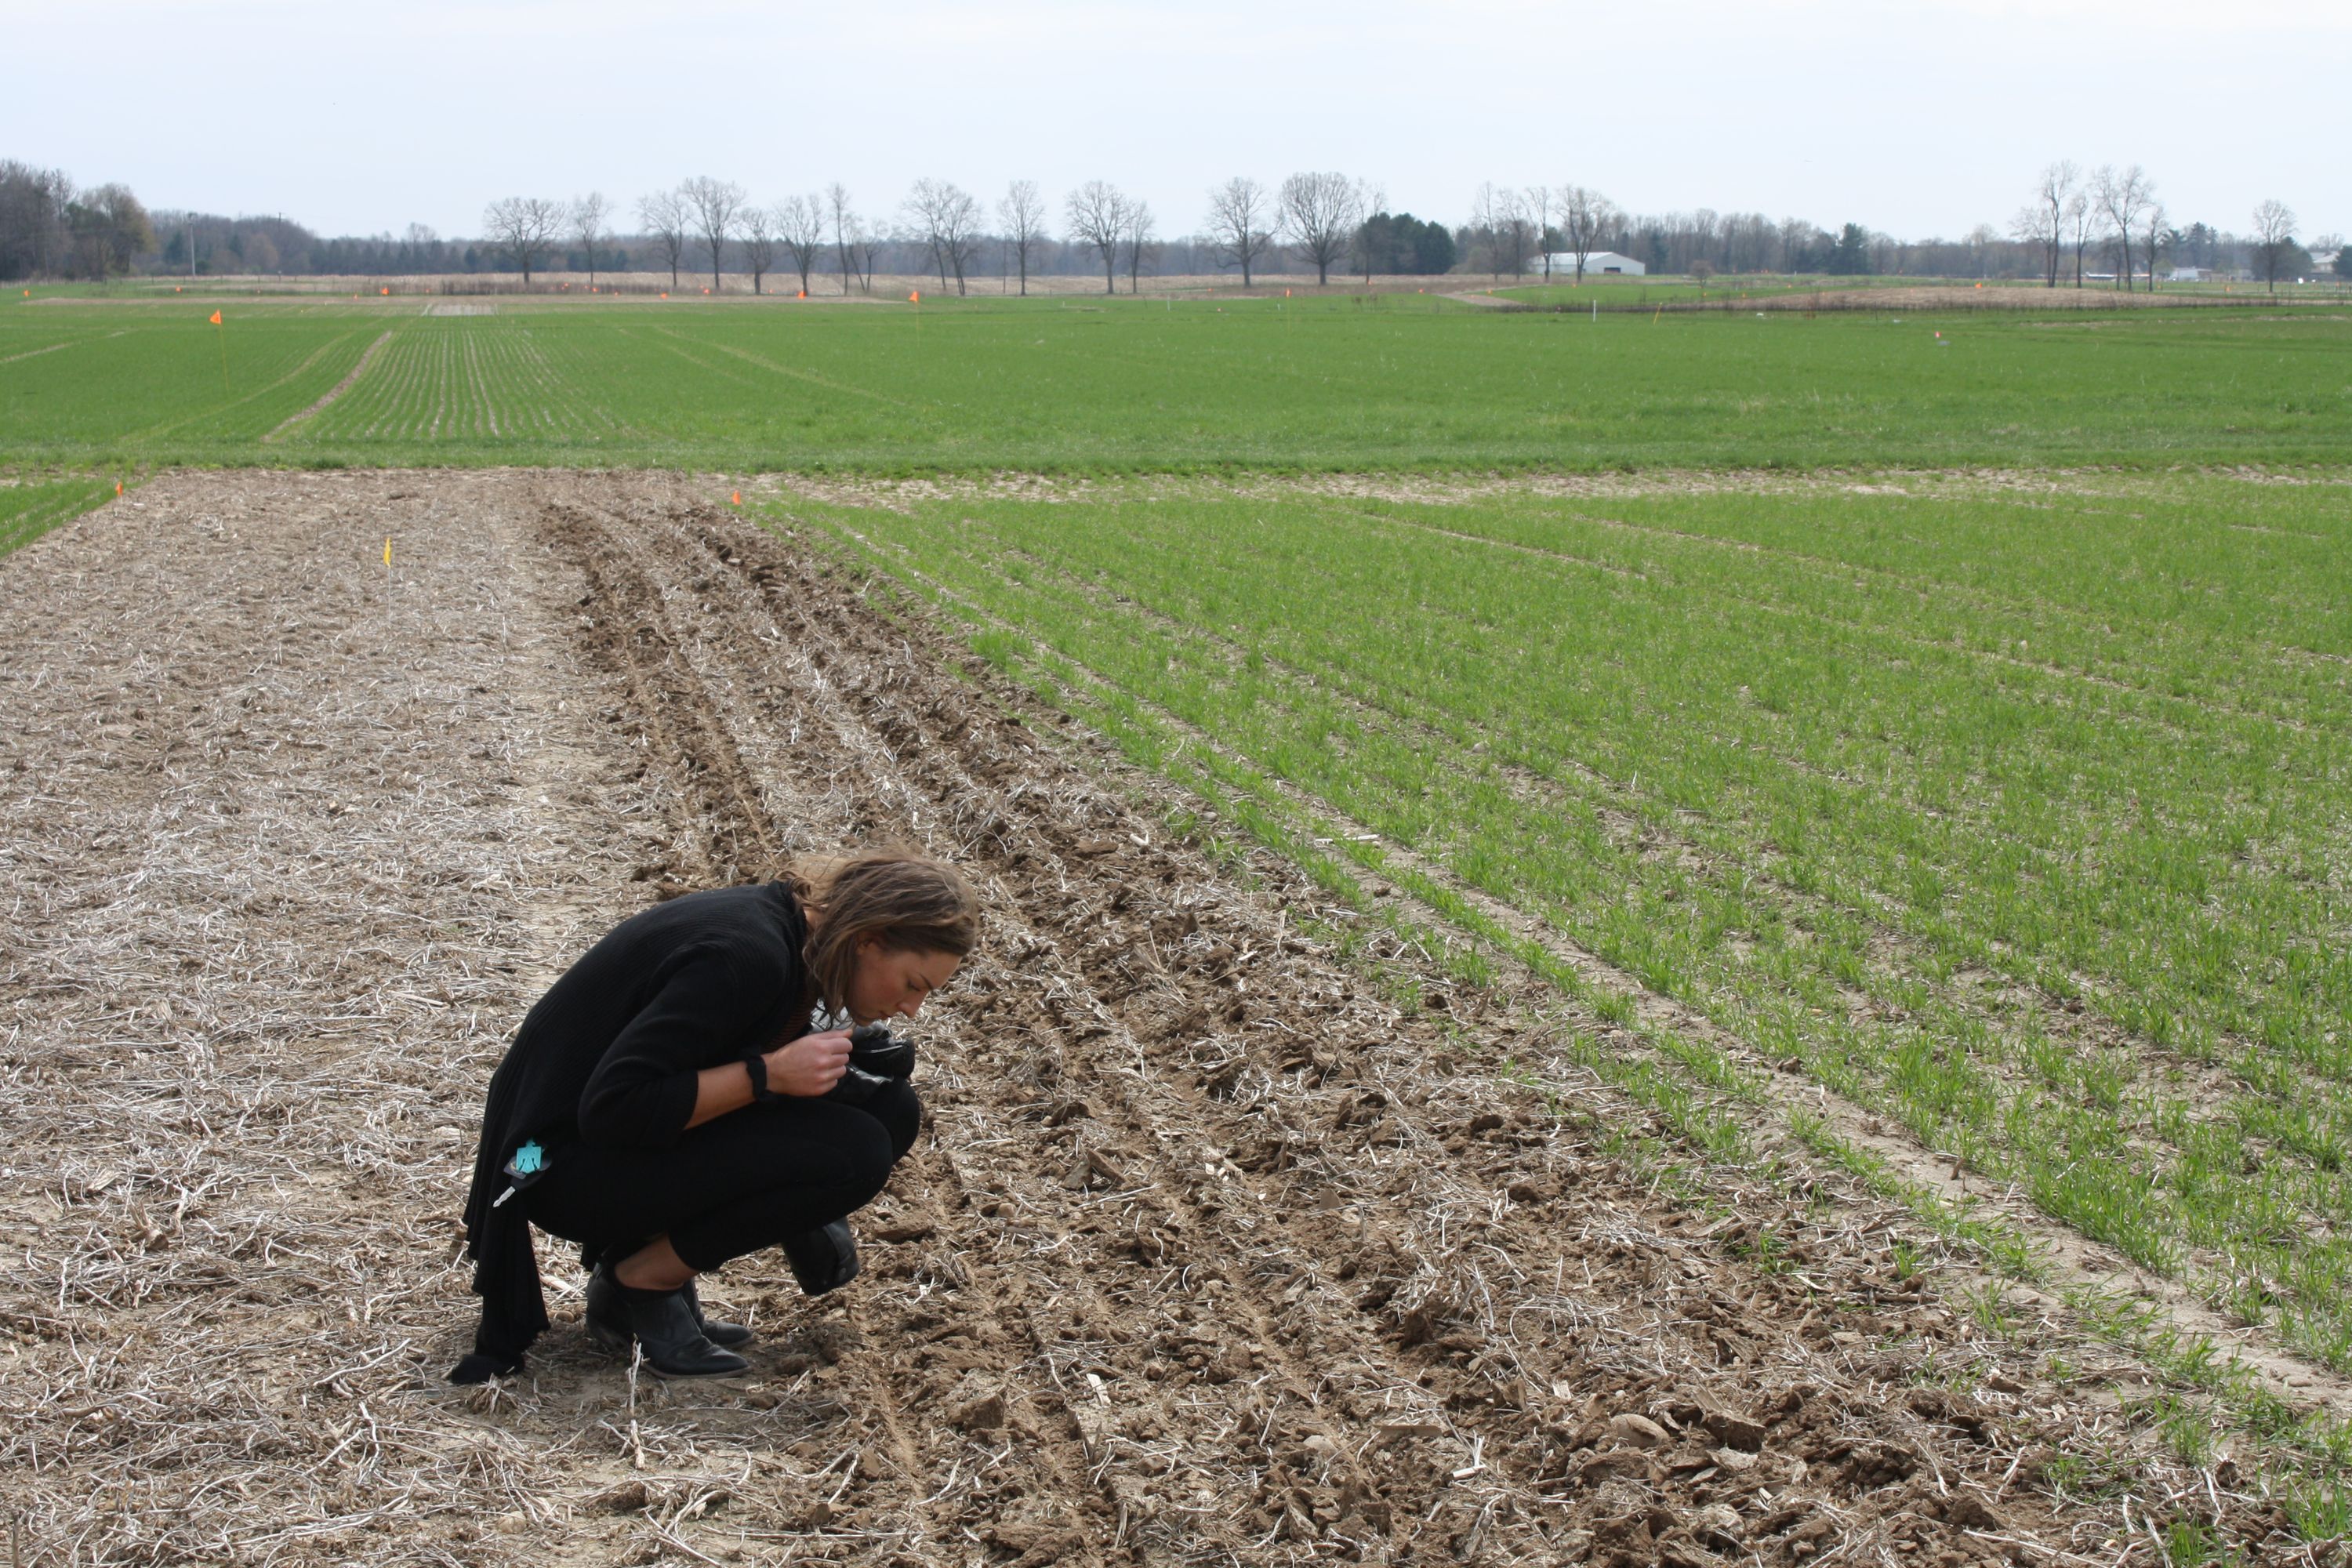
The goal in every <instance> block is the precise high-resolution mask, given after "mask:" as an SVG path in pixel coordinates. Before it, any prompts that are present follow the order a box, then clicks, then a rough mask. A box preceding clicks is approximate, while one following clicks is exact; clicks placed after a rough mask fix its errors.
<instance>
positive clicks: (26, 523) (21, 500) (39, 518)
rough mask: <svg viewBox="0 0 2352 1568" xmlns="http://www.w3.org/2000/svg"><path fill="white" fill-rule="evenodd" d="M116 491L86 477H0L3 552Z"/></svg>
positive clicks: (26, 541)
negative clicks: (0, 478)
mask: <svg viewBox="0 0 2352 1568" xmlns="http://www.w3.org/2000/svg"><path fill="white" fill-rule="evenodd" d="M113 491H114V487H113V486H112V485H111V484H110V483H108V482H106V481H105V480H103V479H91V478H89V477H87V476H76V477H72V478H67V479H56V478H50V479H43V478H41V477H39V476H37V475H36V476H28V477H26V478H24V479H16V480H14V481H7V480H0V555H5V554H7V553H8V552H10V551H11V550H14V549H16V547H17V546H18V545H21V544H30V543H31V542H33V541H34V540H36V539H38V538H40V537H41V535H43V534H44V533H47V531H49V530H51V529H53V528H55V527H57V526H58V524H59V523H61V522H66V521H70V520H71V519H74V518H77V517H79V516H80V515H81V514H82V513H83V512H86V511H88V510H89V509H90V508H92V507H94V506H96V505H98V503H99V502H100V501H102V500H105V499H106V498H107V497H108V496H110V495H111V494H112V493H113Z"/></svg>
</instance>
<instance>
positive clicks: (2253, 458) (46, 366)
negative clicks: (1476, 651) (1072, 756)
mask: <svg viewBox="0 0 2352 1568" xmlns="http://www.w3.org/2000/svg"><path fill="white" fill-rule="evenodd" d="M211 308H212V306H211V302H210V301H208V300H207V301H197V300H179V299H176V298H173V299H171V300H151V301H144V302H136V301H134V302H119V303H112V304H93V303H83V302H66V301H60V300H40V299H35V300H16V301H14V302H11V303H9V304H7V305H5V306H0V463H25V462H42V463H67V464H76V465H87V466H95V467H102V468H110V469H112V468H135V467H142V466H158V465H169V464H176V463H230V464H236V463H251V462H264V463H282V464H289V465H300V464H314V465H367V466H374V465H383V464H420V463H421V464H479V463H521V464H533V463H544V464H575V465H576V464H590V465H605V464H621V465H651V466H677V467H693V468H732V469H737V470H759V469H768V468H863V469H869V470H880V471H908V470H922V469H941V468H944V469H952V470H963V471H975V470H983V469H988V468H1032V469H1069V468H1087V469H1092V470H1128V471H1133V470H1149V469H1161V470H1170V469H1173V470H1182V469H1202V468H1289V469H1344V468H1366V469H1381V470H1397V469H1405V468H1441V469H1442V468H1608V467H1615V466H1650V465H1658V464H1666V465H1677V466H1720V465H1739V466H1788V467H1817V466H1822V465H1838V466H1859V467H1882V466H1889V465H1921V466H1934V467H1941V466H1951V465H1958V464H1985V463H2002V464H2014V463H2037V464H2064V465H2074V464H2084V463H2128V464H2142V465H2144V464H2150V463H2171V462H2182V461H2186V462H2222V461H2231V462H2235V461H2245V462H2266V463H2307V462H2328V461H2335V460H2337V459H2339V458H2340V457H2341V455H2342V454H2343V453H2344V452H2345V451H2347V449H2352V373H2347V365H2352V322H2347V321H2345V320H2344V319H2342V318H2341V317H2340V315H2338V314H2336V313H2333V312H2294V311H2279V310H2247V311H2236V310H2199V311H2193V312H2179V313H2170V312H2165V311H2161V310H2152V311H2143V312H2134V313H2132V314H2131V315H2129V316H2128V317H2123V318H2116V317H2113V316H2103V317H2102V318H2100V319H2097V320H2066V319H2057V320H2040V319H2035V318H2032V317H2030V316H2000V317H1984V316H1972V317H1968V318H1952V319H1946V320H1940V321H1938V320H1931V319H1928V318H1916V319H1914V318H1904V319H1900V320H1897V319H1895V318H1894V317H1892V316H1888V317H1880V316H1877V315H1875V314H1868V315H1854V314H1846V315H1836V316H1830V315H1824V316H1822V317H1820V318H1817V319H1806V318H1804V317H1802V316H1801V314H1799V315H1788V314H1781V315H1775V316H1774V317H1772V318H1771V319H1769V320H1759V319H1756V318H1754V317H1752V316H1749V317H1744V318H1737V319H1725V318H1710V319H1689V318H1678V317H1674V316H1667V317H1665V318H1664V319H1654V318H1649V317H1639V316H1633V315H1618V316H1610V315H1603V316H1602V317H1601V318H1600V319H1599V320H1598V321H1591V320H1583V321H1580V320H1577V319H1574V318H1573V317H1570V316H1562V315H1558V314H1543V315H1528V314H1514V313H1510V312H1506V311H1496V310H1486V309H1482V308H1479V307H1475V306H1472V305H1468V304H1465V303H1463V302H1460V301H1457V300H1445V299H1441V298H1439V297H1437V296H1434V295H1430V296H1423V295H1418V294H1390V295H1383V296H1380V297H1378V298H1376V299H1368V298H1363V297H1359V296H1353V295H1344V294H1335V295H1332V296H1328V297H1324V298H1317V299H1307V298H1299V299H1294V300H1223V301H1215V300H1182V301H1160V300H1077V299H1070V298H1059V299H1052V300H1030V301H1025V302H1024V301H1018V300H982V299H975V300H966V301H946V302H934V301H931V300H926V301H925V302H924V303H923V305H922V306H921V307H920V308H919V309H918V308H916V307H913V306H910V305H908V304H907V303H906V302H905V301H903V300H897V301H886V302H871V303H850V304H814V303H812V304H795V303H794V302H793V301H790V300H771V301H766V302H754V301H738V302H730V303H728V304H723V305H720V304H709V303H688V302H685V301H674V302H667V303H663V302H655V301H646V300H612V301H609V302H608V301H605V300H593V299H592V300H556V301H551V302H547V303H543V304H542V303H538V302H531V303H525V304H520V305H517V304H514V303H512V302H509V301H500V302H499V305H498V307H497V313H495V314H485V315H468V316H437V315H426V314H420V313H419V310H420V307H419V305H418V303H417V302H416V301H415V300H413V299H405V300H386V301H381V302H379V301H357V302H350V301H309V302H271V303H260V302H245V301H238V300H231V301H229V302H228V303H227V304H226V307H225V310H226V319H225V321H224V324H223V325H222V326H221V327H218V328H215V327H213V326H211V325H209V324H208V323H207V321H206V320H205V317H206V315H207V314H208V313H209V311H210V310H211ZM1939 332H1940V334H1941V335H1940V336H1939V335H1938V333H1939ZM355 371H356V372H358V374H356V375H355V376H354V374H353V373H354V372H355ZM347 378H349V380H348V384H346V380H347ZM330 397H331V401H328V402H326V403H325V404H324V405H323V406H320V400H321V399H328V398H330ZM314 409H315V412H312V411H313V410H314ZM306 415H307V416H306Z"/></svg>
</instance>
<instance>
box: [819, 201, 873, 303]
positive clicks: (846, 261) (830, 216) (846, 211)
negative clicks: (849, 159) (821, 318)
mask: <svg viewBox="0 0 2352 1568" xmlns="http://www.w3.org/2000/svg"><path fill="white" fill-rule="evenodd" d="M824 210H825V216H826V219H827V220H828V221H829V222H830V223H831V224H832V226H833V250H834V256H835V260H836V261H837V262H838V263H839V264H840V267H841V291H842V292H843V293H845V294H846V293H848V292H849V280H850V279H852V278H854V277H856V270H857V269H856V264H855V260H854V258H852V257H851V255H850V247H852V246H853V245H854V244H855V243H856V237H857V236H858V235H859V234H860V233H862V232H863V228H864V226H863V225H861V224H860V223H859V222H858V221H857V213H856V209H855V208H853V207H851V206H850V205H849V187H848V186H847V185H845V184H842V183H841V182H840V181H839V180H835V181H834V183H833V184H829V185H827V186H826V187H825V188H824Z"/></svg>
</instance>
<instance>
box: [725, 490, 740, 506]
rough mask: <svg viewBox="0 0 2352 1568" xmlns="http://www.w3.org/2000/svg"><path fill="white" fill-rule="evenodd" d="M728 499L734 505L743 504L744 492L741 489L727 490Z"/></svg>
mask: <svg viewBox="0 0 2352 1568" xmlns="http://www.w3.org/2000/svg"><path fill="white" fill-rule="evenodd" d="M727 499H728V500H730V502H732V503H733V504H734V505H736V506H741V505H742V504H743V492H742V491H741V490H729V491H728V492H727Z"/></svg>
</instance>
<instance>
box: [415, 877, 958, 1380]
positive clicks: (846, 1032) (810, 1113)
mask: <svg viewBox="0 0 2352 1568" xmlns="http://www.w3.org/2000/svg"><path fill="white" fill-rule="evenodd" d="M978 937H979V910H978V905H977V902H976V900H974V898H973V895H972V891H971V886H970V884H969V883H967V882H966V881H965V880H964V879H963V877H962V876H961V874H960V873H958V872H957V871H956V870H955V869H954V868H952V867H950V866H946V865H943V864H941V863H940V862H938V861H935V860H929V859H925V858H921V857H919V856H916V855H911V854H905V853H898V852H883V853H874V854H863V855H858V856H855V857H852V858H846V859H840V860H829V861H825V862H823V863H813V864H812V865H810V866H809V867H807V868H805V874H801V873H798V872H796V873H795V874H793V875H791V876H788V877H786V878H785V879H782V880H781V881H776V882H770V883H765V884H761V885H760V886H756V887H740V888H726V889H718V890H715V891H711V892H702V893H692V894H688V895H687V896H686V897H684V898H680V899H676V900H671V901H670V902H668V903H665V904H660V905H656V907H654V908H653V909H650V910H645V911H644V912H642V913H640V914H637V915H635V916H633V917H631V918H630V919H629V920H626V921H623V922H622V923H621V924H620V925H619V926H617V927H615V928H614V930H613V931H611V932H610V933H609V934H608V935H606V936H605V937H604V939H603V940H602V941H600V942H597V943H596V945H595V946H594V947H593V948H591V949H590V950H589V951H588V952H587V954H586V956H584V957H583V958H582V959H581V960H580V961H579V962H578V963H575V964H573V965H572V968H571V969H570V970H569V971H568V972H567V973H565V974H564V975H563V976H562V978H561V979H560V980H558V981H557V982H556V983H555V984H554V986H553V987H552V988H551V989H550V990H549V992H548V993H547V994H546V995H545V996H543V997H541V999H540V1001H539V1003H538V1005H535V1006H534V1007H532V1008H531V1010H530V1014H529V1016H526V1017H525V1018H524V1019H523V1022H522V1026H521V1028H520V1029H519V1030H518V1031H517V1032H516V1034H515V1037H514V1043H513V1044H512V1045H511V1046H510V1047H509V1048H508V1051H507V1054H506V1058H505V1059H504V1060H503V1061H501V1062H500V1063H499V1068H498V1070H497V1072H495V1073H494V1074H493V1075H492V1076H491V1079H490V1089H489V1101H488V1105H487V1107H486V1108H485V1109H484V1110H483V1114H482V1142H481V1149H480V1152H478V1155H477V1156H476V1158H475V1163H474V1184H473V1190H472V1193H471V1194H470V1195H469V1196H468V1197H467V1202H466V1251H467V1256H469V1257H470V1258H473V1259H474V1262H475V1268H474V1291H475V1293H476V1294H477V1295H478V1296H480V1297H481V1299H482V1319H481V1326H480V1327H479V1328H478V1330H477V1331H476V1332H475V1336H474V1350H473V1353H472V1354H470V1355H468V1356H467V1357H466V1358H465V1359H464V1360H462V1361H461V1362H459V1363H457V1368H456V1369H455V1370H454V1371H453V1372H452V1373H450V1377H451V1380H452V1381H454V1382H457V1383H480V1382H483V1381H485V1380H487V1379H488V1378H491V1377H497V1376H501V1375H504V1374H506V1373H512V1372H514V1371H516V1370H517V1369H518V1368H520V1365H521V1364H522V1357H523V1352H525V1351H526V1350H528V1349H529V1348H530V1343H531V1342H532V1341H533V1340H534V1339H536V1338H537V1337H538V1336H539V1334H540V1332H541V1331H542V1330H544V1329H545V1328H546V1327H547V1309H546V1304H545V1302H544V1301H543V1300H542V1299H541V1291H540V1280H539V1268H538V1264H537V1261H536V1259H535V1258H534V1257H533V1254H532V1248H531V1238H530V1227H531V1226H534V1225H536V1226H539V1227H540V1228H541V1230H544V1231H547V1232H549V1233H550V1234H551V1235H554V1236H559V1237H563V1238H565V1239H566V1240H569V1241H573V1242H577V1243H578V1244H579V1245H580V1248H581V1258H582V1262H583V1266H586V1267H588V1268H591V1269H592V1270H593V1272H592V1273H591V1275H590V1277H589V1280H588V1287H587V1291H586V1310H587V1320H588V1331H589V1332H590V1334H591V1335H593V1337H594V1338H595V1339H596V1340H597V1341H598V1342H600V1343H603V1344H604V1345H605V1346H607V1347H608V1348H611V1349H614V1350H619V1351H625V1350H626V1349H627V1348H628V1347H629V1345H630V1343H631V1342H635V1344H637V1345H638V1346H640V1347H641V1348H642V1349H643V1351H644V1352H645V1357H646V1362H647V1363H649V1364H650V1365H651V1366H652V1367H653V1368H654V1370H655V1371H656V1372H659V1373H666V1374H667V1375H670V1376H679V1377H710V1376H723V1375H725V1374H727V1373H736V1372H740V1371H742V1370H744V1368H745V1366H746V1365H747V1364H748V1363H746V1362H745V1361H744V1359H743V1358H742V1357H741V1356H740V1355H737V1354H736V1353H734V1351H733V1350H732V1349H731V1348H730V1347H731V1346H734V1345H738V1344H741V1343H743V1342H746V1341H748V1340H749V1339H750V1338H751V1331H749V1330H748V1329H745V1328H742V1327H740V1326H739V1325H735V1324H730V1323H722V1322H718V1321H712V1320H710V1319H708V1318H706V1317H705V1316H704V1315H703V1312H702V1308H701V1303H700V1301H699V1300H698V1297H697V1296H696V1293H695V1288H694V1279H695V1276H696V1275H698V1274H699V1273H703V1272H705V1271H707V1270H709V1269H712V1268H718V1267H719V1265H720V1264H722V1263H724V1262H726V1261H727V1260H728V1259H729V1258H740V1257H742V1256H743V1255H744V1254H746V1253H749V1252H754V1251H757V1250H759V1249H760V1248H761V1247H782V1248H783V1249H784V1252H785V1255H786V1256H787V1258H789V1259H790V1260H791V1262H792V1266H793V1274H794V1276H795V1277H796V1278H797V1279H799V1281H800V1283H801V1286H802V1288H803V1289H805V1290H807V1291H809V1292H810V1293H812V1294H815V1293H818V1292H821V1291H824V1290H829V1289H834V1288H835V1287H837V1286H839V1285H842V1284H845V1283H846V1282H847V1281H848V1279H850V1277H851V1276H853V1275H854V1274H855V1273H856V1267H857V1265H856V1247H855V1245H854V1243H853V1241H852V1239H851V1237H850V1233H849V1228H848V1226H847V1225H846V1224H845V1223H844V1222H845V1216H846V1215H849V1214H851V1213H853V1212H854V1211H856V1210H857V1209H858V1208H861V1207H863V1206H864V1205H866V1203H868V1202H869V1201H871V1200H872V1199H873V1197H874V1195H875V1194H877V1193H879V1192H880V1191H881V1190H882V1186H883V1184H884V1183H885V1182H887V1180H888V1179H889V1175H890V1170H891V1167H892V1166H893V1165H894V1164H896V1163H897V1162H898V1160H899V1158H900V1157H901V1156H903V1155H904V1154H905V1153H906V1152H907V1151H908V1148H909V1147H910V1146H911V1145H912V1144H913V1142H914V1140H915V1131H916V1126H917V1123H918V1121H919V1118H920V1115H921V1106H920V1105H919V1103H918V1102H917V1100H916V1098H915V1093H914V1090H913V1089H911V1088H909V1087H908V1084H907V1082H906V1079H905V1065H906V1064H905V1062H904V1061H903V1060H902V1061H898V1062H896V1063H894V1060H893V1055H894V1053H893V1052H891V1051H890V1050H889V1049H888V1048H887V1038H886V1039H885V1040H884V1041H882V1042H881V1046H882V1047H883V1048H882V1049H881V1050H880V1051H879V1052H878V1054H877V1055H875V1056H874V1057H873V1058H872V1059H866V1054H867V1053H868V1052H869V1051H874V1050H875V1049H876V1047H875V1044H874V1042H872V1041H871V1040H870V1038H869V1035H870V1032H869V1031H866V1030H859V1031H857V1032H858V1034H859V1036H860V1038H859V1040H858V1042H857V1045H856V1050H857V1052H858V1056H857V1057H856V1058H853V1044H852V1040H851V1034H852V1026H860V1025H867V1024H872V1023H875V1022H877V1021H878V1020H880V1019H884V1018H889V1017H908V1018H911V1017H913V1016H915V1013H916V1010H917V1009H918V1008H919V1007H920V1006H921V1005H923V1001H924V999H925V998H926V997H927V996H929V994H931V993H932V992H933V991H935V990H937V989H938V988H939V987H940V986H942V985H944V984H947V983H948V980H949V978H950V976H952V975H953V974H954V973H955V972H956V969H957V966H958V965H959V964H961V963H962V961H963V959H964V958H965V957H966V955H968V954H969V953H970V952H971V950H972V947H973V945H974V943H975V942H977V940H978ZM897 1054H898V1055H900V1056H904V1055H905V1053H904V1048H903V1047H899V1048H898V1053H897ZM894 1066H895V1067H896V1069H897V1070H896V1071H895V1075H894V1070H893V1069H894ZM868 1069H870V1070H868Z"/></svg>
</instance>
